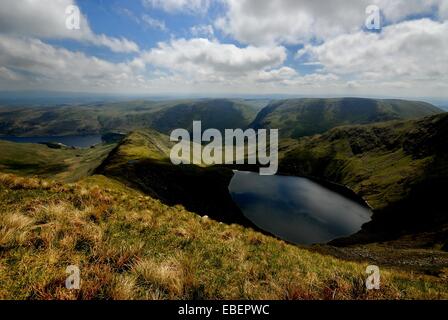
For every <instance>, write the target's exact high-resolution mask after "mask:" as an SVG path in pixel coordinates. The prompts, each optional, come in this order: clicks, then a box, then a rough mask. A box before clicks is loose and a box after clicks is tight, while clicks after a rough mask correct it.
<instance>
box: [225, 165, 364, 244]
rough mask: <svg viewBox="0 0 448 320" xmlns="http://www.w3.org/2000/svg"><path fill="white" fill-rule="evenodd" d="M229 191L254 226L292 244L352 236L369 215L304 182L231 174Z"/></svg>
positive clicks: (251, 174) (241, 173) (291, 179)
mask: <svg viewBox="0 0 448 320" xmlns="http://www.w3.org/2000/svg"><path fill="white" fill-rule="evenodd" d="M229 191H230V194H231V196H232V199H233V201H234V202H235V203H236V204H237V205H238V207H239V208H240V209H241V211H242V212H243V214H244V215H245V216H246V217H247V218H248V219H249V220H251V221H252V222H253V223H254V224H255V225H257V226H258V227H259V228H261V229H262V230H265V231H267V232H269V233H271V234H273V235H276V236H278V237H279V238H281V239H284V240H286V241H289V242H292V243H296V244H314V243H327V242H329V241H331V240H334V239H337V238H341V237H344V236H349V235H352V234H354V233H356V232H358V231H359V230H361V226H362V225H363V224H364V223H366V222H369V221H370V220H371V215H372V212H371V211H370V210H369V209H368V208H367V207H366V206H363V205H361V204H359V203H357V202H355V201H353V200H350V199H348V198H346V197H344V196H342V195H341V194H338V193H336V192H334V191H332V190H330V189H327V188H325V187H323V186H321V185H319V184H318V183H315V182H313V181H311V180H309V179H306V178H300V177H287V176H260V175H259V174H258V173H252V172H243V171H235V175H234V176H233V178H232V181H231V182H230V185H229Z"/></svg>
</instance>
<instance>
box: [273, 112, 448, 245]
mask: <svg viewBox="0 0 448 320" xmlns="http://www.w3.org/2000/svg"><path fill="white" fill-rule="evenodd" d="M447 122H448V116H447V114H441V115H436V116H432V117H428V118H424V119H422V120H412V121H411V120H410V121H401V122H400V121H395V122H386V123H381V124H375V125H366V126H346V127H340V128H336V129H333V130H331V131H329V132H327V133H325V134H322V135H317V136H314V137H308V138H303V139H301V140H299V141H297V142H290V143H289V145H288V146H287V147H285V148H286V151H285V152H284V153H283V156H282V159H281V160H280V171H281V172H283V173H285V174H294V175H308V176H313V177H317V178H321V179H325V180H329V181H332V182H336V183H340V184H343V185H346V186H348V187H349V188H351V189H352V190H354V191H355V192H356V193H357V194H358V195H360V196H362V197H363V199H364V200H366V201H367V202H368V204H369V205H370V206H371V207H372V208H373V209H374V216H373V221H372V223H370V224H369V225H367V226H366V228H365V230H364V231H367V230H369V228H372V230H373V231H374V232H373V233H376V234H381V233H387V234H389V236H395V237H397V236H399V235H400V234H401V233H414V232H416V231H428V230H432V231H434V232H436V233H440V232H442V233H443V232H445V231H444V230H445V229H446V227H447V226H448V216H447V215H446V211H445V207H446V205H445V203H444V196H443V191H442V190H443V186H444V185H445V184H446V182H447V181H448V167H447V161H448V154H447V151H446V150H447V142H446V141H447V138H448V131H447V129H445V127H446V125H447ZM358 240H359V239H358ZM436 241H440V240H436Z"/></svg>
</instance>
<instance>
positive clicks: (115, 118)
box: [0, 99, 260, 136]
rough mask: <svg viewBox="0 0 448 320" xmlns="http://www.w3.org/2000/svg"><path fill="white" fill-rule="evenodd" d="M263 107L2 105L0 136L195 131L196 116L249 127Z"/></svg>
mask: <svg viewBox="0 0 448 320" xmlns="http://www.w3.org/2000/svg"><path fill="white" fill-rule="evenodd" d="M259 109H260V106H259V105H257V104H256V103H254V102H253V101H248V102H247V103H246V102H245V101H244V100H229V99H202V100H179V101H131V102H117V103H104V104H102V103H99V104H87V105H77V106H57V107H17V106H13V107H0V135H2V134H3V135H16V136H49V135H60V136H63V135H89V134H100V133H106V132H111V131H113V132H117V131H118V132H130V131H133V130H136V129H143V128H153V129H156V130H158V131H160V132H163V133H170V132H171V131H172V130H173V129H177V128H185V129H190V127H191V125H192V122H193V120H202V122H203V127H204V128H206V127H210V128H217V129H224V128H229V129H231V128H245V127H247V126H248V125H249V124H250V123H251V122H252V121H253V119H254V118H255V116H256V114H257V112H258V110H259Z"/></svg>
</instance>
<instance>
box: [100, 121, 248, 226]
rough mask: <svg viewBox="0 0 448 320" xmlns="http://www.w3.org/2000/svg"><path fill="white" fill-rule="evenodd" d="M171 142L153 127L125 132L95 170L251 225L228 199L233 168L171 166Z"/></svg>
mask: <svg viewBox="0 0 448 320" xmlns="http://www.w3.org/2000/svg"><path fill="white" fill-rule="evenodd" d="M171 145H172V143H171V142H170V141H169V138H168V137H167V136H166V135H164V134H161V133H159V132H157V131H155V130H139V131H135V132H132V133H131V134H129V135H128V136H127V137H126V138H125V139H124V140H123V141H122V142H121V143H120V144H119V146H118V147H117V148H116V149H115V150H114V151H113V152H111V154H110V155H109V157H108V158H107V159H106V160H105V161H104V163H103V164H102V165H101V167H99V168H98V170H97V171H96V172H97V173H99V174H103V175H105V176H108V177H113V178H114V179H117V180H119V181H121V182H123V183H125V184H126V185H128V186H130V187H133V188H136V189H138V190H140V191H143V192H144V193H146V194H148V195H150V196H152V197H154V198H156V199H159V200H161V201H162V202H164V203H165V204H168V205H176V204H182V205H183V206H185V207H186V208H187V209H188V210H190V211H193V212H196V213H199V214H201V215H208V216H210V217H211V218H213V219H215V220H218V221H221V222H225V223H239V224H241V225H244V226H250V227H254V226H253V224H252V223H251V222H250V221H249V220H247V219H246V218H245V217H244V215H243V214H242V213H241V211H240V210H239V209H238V207H237V206H236V205H235V204H234V202H233V201H232V198H231V196H230V194H229V191H228V185H229V183H230V180H231V179H232V177H233V171H232V170H231V169H230V168H225V167H219V166H214V167H203V166H196V165H179V166H176V165H173V164H172V163H171V161H170V159H169V153H170V148H171Z"/></svg>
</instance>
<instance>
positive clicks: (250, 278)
mask: <svg viewBox="0 0 448 320" xmlns="http://www.w3.org/2000/svg"><path fill="white" fill-rule="evenodd" d="M0 219H1V224H0V225H1V228H0V252H1V254H0V298H2V299H447V298H448V295H447V293H448V290H447V289H448V283H447V282H446V281H444V280H443V278H440V277H436V276H425V275H421V274H415V273H413V272H408V271H397V270H394V269H388V268H383V269H382V270H381V271H382V273H381V275H382V278H381V281H382V282H381V289H380V290H378V291H366V289H365V286H364V281H365V278H366V274H365V268H366V266H367V263H363V262H347V261H343V260H339V259H336V258H333V257H330V256H327V255H323V254H320V253H314V252H310V251H309V250H307V249H302V248H299V247H296V246H292V245H288V244H286V243H284V242H282V241H279V240H276V239H273V238H271V237H268V236H264V235H262V234H259V233H257V232H255V231H252V230H250V229H247V228H243V227H241V226H238V225H226V224H221V223H218V222H216V221H214V220H211V219H207V218H201V217H200V216H198V215H196V214H194V213H191V212H188V211H186V210H185V209H184V208H183V207H181V206H174V207H169V206H166V205H164V204H162V203H161V202H159V201H157V200H154V199H153V198H151V197H148V196H145V195H143V194H141V193H139V192H137V191H135V190H132V189H128V188H127V187H126V186H123V185H120V183H119V182H117V181H113V180H110V179H108V178H106V177H103V176H93V177H90V178H88V179H87V180H85V181H81V182H79V183H76V184H69V185H64V184H60V183H50V182H46V181H42V180H38V179H30V178H20V177H17V176H13V175H1V176H0ZM73 264H75V265H78V266H79V267H80V270H81V278H82V282H81V289H80V290H78V291H76V290H75V291H69V290H67V289H65V286H64V283H65V278H66V277H67V275H66V274H65V268H66V267H67V266H68V265H73Z"/></svg>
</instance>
